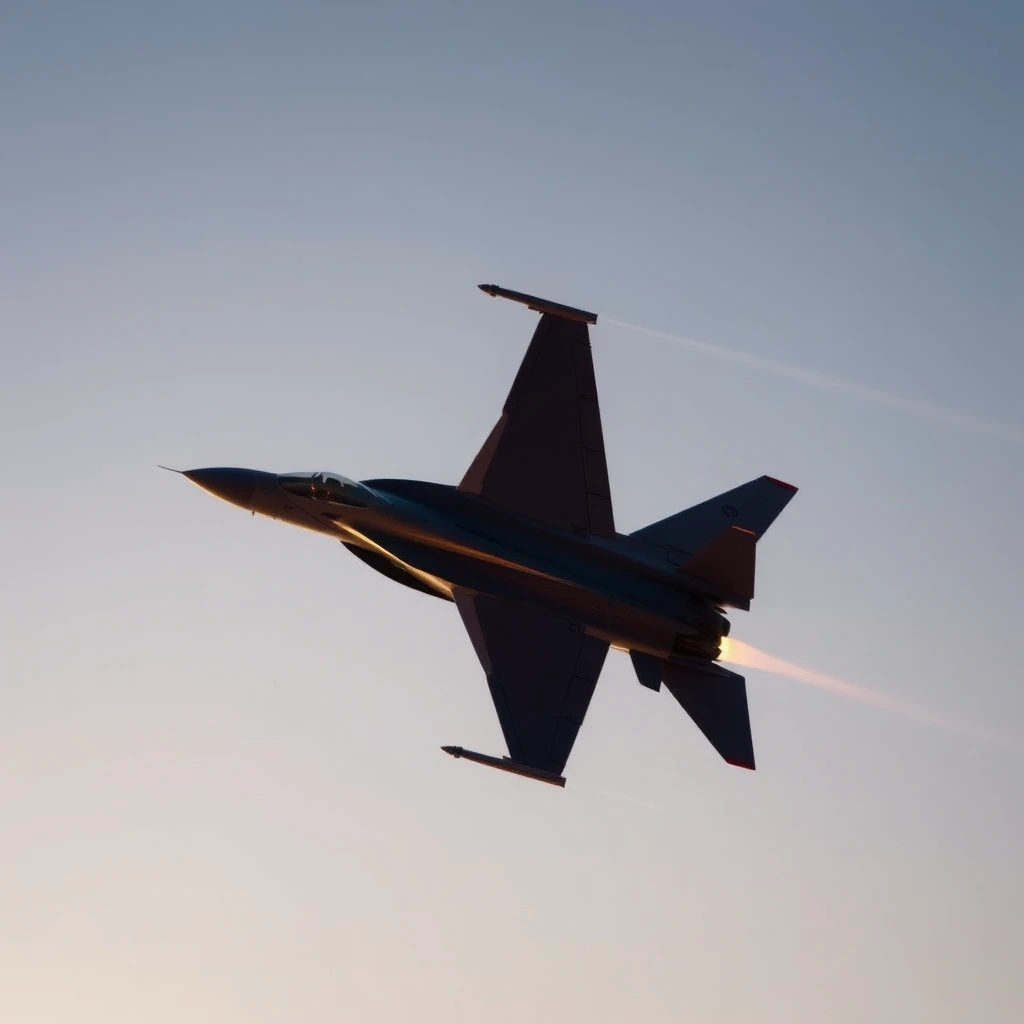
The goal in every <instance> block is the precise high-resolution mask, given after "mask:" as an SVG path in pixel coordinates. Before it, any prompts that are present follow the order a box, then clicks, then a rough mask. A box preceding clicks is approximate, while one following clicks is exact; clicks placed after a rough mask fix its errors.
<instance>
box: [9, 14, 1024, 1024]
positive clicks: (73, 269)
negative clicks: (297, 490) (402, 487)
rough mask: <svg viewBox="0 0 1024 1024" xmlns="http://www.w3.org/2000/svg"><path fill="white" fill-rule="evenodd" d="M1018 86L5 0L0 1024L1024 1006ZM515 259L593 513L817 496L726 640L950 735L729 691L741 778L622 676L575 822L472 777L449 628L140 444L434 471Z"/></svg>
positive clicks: (510, 368)
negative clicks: (556, 348) (599, 445)
mask: <svg viewBox="0 0 1024 1024" xmlns="http://www.w3.org/2000/svg"><path fill="white" fill-rule="evenodd" d="M769 7H770V10H769ZM1022 67H1024V18H1022V15H1021V9H1020V5H1019V4H1010V3H1006V4H997V3H980V4H947V3H927V4H925V3H901V2H892V3H884V4H879V3H869V4H846V5H838V4H823V3H818V2H814V3H810V2H808V3H797V4H793V3H775V4H771V5H767V4H741V3H730V4H719V3H714V4H712V3H708V4H680V3H633V4H631V5H630V8H629V10H628V11H627V10H626V7H625V5H618V4H611V3H607V4H602V3H591V4H583V3H556V4H549V3H534V2H525V0H521V2H519V3H517V4H514V5H511V4H502V5H495V4H487V3H483V4H481V3H473V4H470V3H423V4H418V3H408V2H407V3H387V2H376V3H373V4H351V3H301V2H293V3H289V4H264V3H245V4H242V3H220V4H210V3H201V4H199V3H179V4H173V5H169V4H159V5H157V4H138V3H127V2H124V3H119V4H105V3H96V4H89V5H85V4H70V3H65V4H59V3H55V4H45V5H44V4H36V3H16V2H13V0H7V2H6V3H4V4H3V5H2V8H0V111H2V120H0V188H2V199H3V201H2V203H0V230H2V235H3V239H4V244H3V246H2V248H0V343H2V345H3V363H2V367H3V369H2V374H0V425H2V428H3V432H2V436H3V438H4V445H3V451H4V463H5V473H4V476H3V482H2V483H0V488H2V497H3V509H4V511H3V520H2V522H3V529H2V534H0V559H2V572H3V587H2V589H0V601H2V617H0V623H2V624H0V638H2V643H0V677H2V678H0V683H2V685H0V751H2V754H0V757H2V762H0V763H2V766H3V770H2V772H0V807H2V819H0V821H2V824H0V1018H2V1019H3V1020H4V1021H11V1022H18V1024H44V1022H46V1024H49V1022H62V1024H63V1022H69V1024H72V1022H73V1024H91V1022H102V1024H120V1022H125V1024H135V1022H138V1021H145V1022H147V1024H163V1022H173V1024H180V1022H181V1021H185V1020H187V1021H189V1022H191V1024H202V1022H235V1021H237V1022H243V1021H244V1022H250V1024H264V1022H271V1021H273V1022H277V1021H298V1020H301V1021H308V1022H319V1021H340V1020H351V1021H381V1022H398V1021H409V1020H442V1019H443V1020H448V1021H473V1022H478V1021H496V1022H504V1021H522V1020H545V1021H547V1020H588V1021H599V1022H613V1021H614V1022H618V1021H625V1020H644V1021H647V1022H650V1024H655V1022H679V1021H700V1022H715V1024H740V1022H742V1024H747V1022H750V1021H765V1022H770V1024H775V1022H779V1024H781V1022H794V1021H796V1022H808V1024H810V1022H820V1021H835V1022H840V1024H853V1022H858V1024H860V1022H864V1021H899V1022H928V1024H941V1022H961V1021H965V1020H986V1021H999V1022H1002V1021H1005V1022H1016V1021H1019V1020H1021V1019H1024V976H1022V975H1021V970H1020V962H1021V952H1022V949H1024V881H1022V874H1021V862H1022V859H1024V820H1022V819H1024V811H1022V805H1024V786H1022V769H1024V739H1022V737H1024V695H1022V685H1021V684H1022V681H1024V680H1022V675H1024V673H1022V669H1021V644H1020V642H1019V637H1020V631H1021V628H1022V624H1024V601H1022V598H1021V585H1020V572H1021V566H1022V563H1024V540H1022V530H1021V527H1020V515H1021V508H1022V505H1024V485H1022V463H1024V410H1022V402H1021V393H1022V388H1024V346H1022V338H1021V335H1022V332H1021V328H1022V324H1024V246H1022V237H1024V203H1022V198H1021V181H1024V141H1022V140H1024V133H1022V131H1021V124H1022V96H1024V72H1022ZM491 280H495V281H498V282H499V283H501V284H504V285H507V286H509V287H514V288H518V289H522V290H526V291H530V292H535V293H538V294H541V295H545V296H550V297H551V298H554V299H557V300H560V301H563V302H568V303H571V304H574V305H580V306H583V307H585V308H589V309H596V310H597V311H598V312H599V313H600V314H601V315H602V320H601V322H600V324H599V326H598V327H597V328H596V329H595V330H593V332H592V338H593V343H594V358H595V364H596V370H597V379H598V385H599V388H600V391H601V396H602V409H603V417H604V429H605V437H606V443H607V447H608V458H609V469H610V474H611V479H612V492H613V498H614V501H615V504H616V519H617V523H618V525H619V527H620V529H623V530H631V529H635V528H637V527H639V526H640V525H643V524H644V523H646V522H648V521H650V520H652V519H655V518H658V517H660V516H662V515H665V514H668V513H669V512H672V511H675V510H676V509H679V508H682V507H684V506H686V505H689V504H692V503H693V502H696V501H698V500H702V499H704V498H705V497H708V496H710V495H712V494H714V493H717V492H719V491H722V490H725V489H726V488H728V487H731V486H733V485H735V484H738V483H740V482H742V481H745V480H747V479H750V478H751V477H754V476H757V475H759V474H760V473H762V472H767V473H771V474H773V475H776V476H779V477H782V478H783V479H786V480H792V481H793V482H794V483H796V484H798V485H799V486H800V488H801V490H800V493H799V495H798V496H797V498H796V500H795V501H794V502H793V503H792V504H791V505H790V507H789V508H788V509H787V511H786V512H785V514H784V515H783V516H782V517H781V518H780V519H779V521H778V522H777V524H776V525H775V526H774V527H773V529H772V531H771V533H770V534H769V535H768V537H767V539H766V540H765V542H764V543H763V544H762V545H761V550H760V552H759V584H758V598H757V600H756V601H755V603H754V609H753V611H752V612H751V613H750V614H749V615H744V614H737V615H736V616H735V623H734V635H735V636H737V637H738V638H740V639H742V640H744V641H746V642H748V643H750V644H753V645H755V646H756V647H758V648H760V649H763V650H764V651H767V652H769V653H771V654H772V655H774V656H776V657H778V658H782V659H785V660H786V661H788V662H793V663H797V664H799V665H800V666H803V667H805V668H807V669H810V670H813V671H814V672H818V673H824V674H826V675H828V676H832V677H836V678H838V679H841V680H844V681H848V682H850V683H854V684H856V685H858V686H862V687H870V688H872V689H873V690H875V691H879V692H881V693H883V694H885V695H886V696H887V697H888V698H891V699H892V700H896V701H902V702H905V703H909V704H912V705H914V706H918V707H921V708H923V709H926V710H927V711H928V712H929V714H931V715H934V716H942V717H943V718H944V719H945V720H949V722H950V723H951V724H949V725H948V726H943V725H941V724H940V725H935V724H928V722H926V721H924V720H918V719H917V718H915V717H913V715H905V714H898V713H894V712H891V711H887V710H885V709H883V708H879V707H875V706H870V705H868V704H866V703H864V702H861V701H858V700H853V699H847V698H844V697H842V696H839V695H836V694H834V693H830V692H827V691H826V690H825V689H822V688H821V687H815V686H813V685H807V684H806V683H801V682H798V681H796V680H793V679H787V678H785V677H784V676H778V675H769V674H767V673H763V672H758V671H751V672H750V673H749V683H748V688H749V692H750V703H751V715H752V719H753V725H754V737H755V748H756V751H757V755H758V765H759V770H758V771H757V772H756V773H754V774H751V773H746V772H742V771H737V770H734V769H730V768H729V767H728V766H726V765H725V764H723V763H722V762H721V761H720V760H719V759H718V758H717V756H716V755H715V753H714V751H713V750H712V749H711V747H710V746H709V745H708V744H707V743H706V742H704V740H703V739H702V738H701V737H700V735H699V734H698V732H697V730H696V729H695V727H694V726H693V725H692V724H691V723H690V722H689V721H688V720H687V719H686V717H685V715H684V714H683V712H682V711H681V709H680V708H679V707H678V706H677V705H676V704H675V703H674V702H673V701H672V700H671V698H670V697H669V696H667V695H666V694H664V693H662V694H660V695H655V694H652V693H650V692H649V691H647V690H644V689H643V688H641V687H640V686H639V685H637V683H636V681H635V679H634V677H633V675H632V672H631V669H630V666H629V663H628V660H627V659H625V658H624V657H623V656H621V655H612V656H610V657H609V660H608V663H607V667H606V669H605V672H604V675H603V677H602V679H601V684H600V686H599V687H598V689H597V692H596V695H595V698H594V701H593V704H592V706H591V711H590V714H589V716H588V719H587V722H586V725H585V727H584V729H583V731H582V732H581V734H580V739H579V742H578V743H577V745H576V748H575V750H574V753H573V756H572V758H571V760H570V762H569V766H568V770H567V775H568V777H569V787H568V788H567V789H566V790H565V791H564V792H562V791H558V790H555V789H553V788H551V787H546V786H540V785H535V784H532V783H529V782H526V781H524V780H521V779H518V778H515V777H512V776H507V777H506V776H505V775H503V774H501V773H498V772H490V771H486V770H484V769H482V768H479V767H477V766H475V765H472V764H467V763H465V762H455V761H453V760H451V759H450V758H447V757H445V756H444V755H443V754H442V753H440V751H439V750H438V747H439V746H440V745H441V744H442V743H464V744H466V745H468V746H471V747H473V748H475V749H480V750H486V751H493V752H501V751H502V749H503V748H502V741H501V734H500V731H499V728H498V724H497V720H496V718H495V715H494V712H493V709H492V706H491V703H490V700H489V697H488V694H487V689H486V685H485V683H484V680H483V677H482V674H481V671H480V668H479V666H478V664H477V661H476V658H475V656H474V654H473V651H472V648H471V646H470V644H469V641H468V639H467V638H466V636H465V635H464V633H463V630H462V626H461V624H460V622H459V619H458V616H457V615H456V613H455V612H454V610H453V609H452V607H451V606H450V605H446V604H443V603H442V602H439V601H430V600H427V599H425V598H423V597H421V596H420V595H417V594H415V593H413V592H412V591H409V590H404V589H401V588H399V587H396V586H395V585H394V584H392V583H390V582H389V581H387V580H385V579H384V578H383V577H380V576H377V575H375V574H374V573H372V572H371V571H370V570H369V569H368V568H367V567H365V566H364V565H362V564H360V563H359V562H358V561H356V560H355V559H352V558H350V557H349V556H348V555H347V554H346V553H345V552H344V551H343V550H342V549H341V548H340V547H339V546H338V545H335V544H332V543H331V542H330V541H329V540H327V539H325V538H322V537H318V536H315V535H312V534H307V533H304V532H302V531H297V530H293V529H285V528H284V527H283V526H281V525H280V524H276V523H272V522H269V521H266V520H261V519H253V518H251V517H247V516H246V515H244V514H243V513H241V512H240V511H239V510H237V509H232V508H230V507H229V506H227V505H223V504H220V503H218V502H216V501H214V500H213V499H212V498H210V497H209V496H208V495H205V494H203V493H201V492H200V491H199V490H197V489H195V488H193V487H191V486H189V485H188V484H187V483H186V482H185V481H184V480H182V479H181V478H180V477H174V476H172V475H170V474H166V473H161V472H159V471H158V470H157V469H156V464H157V463H168V464H171V465H176V466H181V467H186V468H188V467H194V466H202V465H222V464H228V465H232V464H235V465H251V466H256V467H262V468H267V469H275V470H281V471H284V470H290V469H315V468H324V469H336V470H338V471H340V472H343V473H346V474H348V475H350V476H355V477H369V476H410V477H418V478H424V479H434V480H441V481H447V482H455V481H457V480H458V478H459V476H460V475H461V473H462V472H463V470H464V468H465V467H466V465H467V464H468V462H469V460H470V459H471V457H472V456H473V454H474V452H475V451H476V449H477V447H478V446H479V444H480V442H481V441H482V440H483V438H484V437H485V435H486V433H487V431H488V430H489V428H490V426H491V424H492V423H493V421H494V419H495V418H496V417H497V415H498V411H499V409H500V406H501V403H502V401H503V399H504V397H505V394H506V391H507V389H508V386H509V383H510V381H511V378H512V375H513V374H514V372H515V369H516V367H517V365H518V363H519V360H520V358H521V356H522V353H523V351H524V349H525V346H526V343H527V341H528V338H529V335H530V332H531V331H532V328H533V322H534V318H533V316H532V314H529V313H527V312H526V311H525V310H523V309H521V308H519V307H516V306H514V305H511V304H508V303H501V302H495V301H492V300H489V299H486V298H484V297H483V296H482V295H481V294H480V293H479V292H478V291H477V290H476V288H475V285H476V284H477V282H479V281H491ZM611 319H613V320H619V321H623V322H626V323H629V324H635V325H640V326H643V327H647V328H651V329H654V330H658V331H662V332H667V333H669V334H678V335H682V336H684V337H688V338H694V339H697V340H699V341H701V342H704V343H706V345H707V346H711V347H712V348H707V347H705V348H695V347H693V346H688V345H686V344H685V343H683V342H680V341H673V340H670V339H666V338H659V337H656V336H652V335H649V334H642V333H639V332H636V331H634V330H630V329H627V328H625V327H623V326H621V325H618V324H616V323H609V322H608V320H611ZM719 347H724V348H726V349H730V350H735V351H737V352H741V353H746V354H747V355H748V356H750V357H754V358H739V359H736V358H732V359H730V358H725V357H723V356H722V353H721V351H720V349H719ZM777 364H785V366H787V367H789V368H790V371H789V372H788V373H786V372H780V371H779V368H778V365H777ZM794 368H795V369H794ZM814 372H817V373H819V374H822V375H828V380H825V379H824V378H820V377H819V378H815V377H814V376H813V373H814ZM801 374H803V376H802V377H801ZM808 374H810V376H808ZM833 378H834V379H835V380H834V379H833ZM836 380H838V382H839V383H836ZM844 381H845V382H847V383H843V382H844ZM858 386H859V387H861V388H862V389H875V390H876V391H877V390H880V391H883V392H886V393H888V394H890V395H895V396H897V397H895V398H891V399H885V398H884V397H883V398H882V399H881V400H872V394H871V393H869V392H868V391H865V390H861V391H858V390H857V388H858ZM875 398H876V399H877V395H876V396H875ZM915 402H916V403H920V404H917V405H915V404H914V403H915ZM920 717H921V718H924V717H925V716H923V715H922V716H920Z"/></svg>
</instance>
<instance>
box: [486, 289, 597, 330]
mask: <svg viewBox="0 0 1024 1024" xmlns="http://www.w3.org/2000/svg"><path fill="white" fill-rule="evenodd" d="M477 288H479V289H480V291H482V292H483V293H484V294H485V295H490V296H491V298H493V299H511V300H512V301H513V302H521V303H522V304H523V305H524V306H528V307H529V308H530V309H532V310H533V311H534V312H536V313H550V314H551V316H559V317H561V318H562V319H563V320H578V321H579V322H580V323H584V324H596V323H597V314H596V313H588V312H587V310H585V309H576V308H575V306H563V305H562V303H560V302H551V301H549V300H548V299H541V298H538V297H537V296H536V295H527V294H526V292H514V291H512V289H511V288H502V287H501V285H497V284H478V285H477Z"/></svg>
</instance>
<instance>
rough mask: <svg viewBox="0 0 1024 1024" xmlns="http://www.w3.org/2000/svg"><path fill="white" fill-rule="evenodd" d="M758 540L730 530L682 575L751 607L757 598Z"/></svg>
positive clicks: (749, 533) (697, 556) (747, 532)
mask: <svg viewBox="0 0 1024 1024" xmlns="http://www.w3.org/2000/svg"><path fill="white" fill-rule="evenodd" d="M756 550H757V537H756V536H755V534H754V533H753V532H752V531H751V530H744V529H743V528H742V527H739V526H728V527H726V528H725V529H724V530H723V531H722V532H721V533H720V534H719V535H718V536H717V537H715V538H714V540H712V541H710V542H709V543H708V544H705V545H704V547H702V548H701V549H700V550H699V551H698V552H697V554H695V555H694V556H693V557H692V558H689V559H687V560H686V561H685V562H683V563H682V565H680V566H679V569H680V571H681V572H684V573H686V575H687V576H692V577H693V578H694V579H695V580H701V581H703V582H704V583H708V584H710V585H711V586H712V587H714V588H715V589H716V590H720V591H722V592H724V593H725V594H729V595H734V596H735V597H738V598H741V599H742V600H743V601H745V602H747V603H748V604H749V602H750V600H751V598H753V596H754V558H755V552H756Z"/></svg>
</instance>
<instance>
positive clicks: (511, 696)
mask: <svg viewBox="0 0 1024 1024" xmlns="http://www.w3.org/2000/svg"><path fill="white" fill-rule="evenodd" d="M455 605H456V607H457V608H458V609H459V612H460V614H461V615H462V621H463V623H464V624H465V626H466V630H467V631H468V633H469V637H470V639H471V640H472V641H473V647H474V648H475V649H476V654H477V657H478V658H479V659H480V664H481V665H482V666H483V669H484V672H485V673H486V675H487V685H488V686H489V687H490V690H491V698H492V700H493V701H494V707H495V710H496V711H497V712H498V720H499V722H500V723H501V730H502V732H503V733H504V734H505V742H506V743H507V744H508V752H509V754H511V755H512V760H513V761H514V762H516V763H518V764H520V765H526V766H528V767H530V768H537V769H540V770H541V771H542V772H545V773H549V774H551V775H554V776H560V775H561V773H562V771H563V770H564V768H565V762H566V761H567V760H568V759H569V753H570V751H571V750H572V747H573V743H575V741H576V734H577V733H578V732H579V730H580V726H581V725H582V724H583V718H584V716H585V715H586V713H587V708H588V707H589V705H590V698H591V697H592V696H593V693H594V687H595V686H596V685H597V677H598V676H599V675H600V674H601V668H602V666H603V665H604V659H605V655H606V654H607V653H608V644H607V643H605V642H604V641H603V640H597V639H595V638H593V637H589V636H586V635H585V634H584V633H583V631H582V630H581V629H580V627H579V625H578V624H577V623H575V622H571V621H570V620H569V619H566V618H562V617H559V616H557V615H549V614H547V613H545V612H542V611H540V610H538V609H537V608H534V607H532V606H530V605H525V604H519V603H517V602H512V601H506V600H504V599H503V598H498V597H486V596H483V595H480V594H470V593H467V592H466V591H460V590H456V591H455Z"/></svg>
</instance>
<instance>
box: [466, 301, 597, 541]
mask: <svg viewBox="0 0 1024 1024" xmlns="http://www.w3.org/2000/svg"><path fill="white" fill-rule="evenodd" d="M481 287H483V286H481ZM491 287H496V286H491ZM485 290H486V289H485ZM497 291H498V293H499V294H500V293H504V292H505V290H504V289H497ZM508 296H519V293H518V292H511V293H506V297H508ZM525 300H531V301H532V302H533V303H534V305H533V306H532V307H531V308H534V309H557V310H568V312H569V313H570V314H578V313H579V312H580V311H578V310H569V309H568V307H562V306H555V305H554V304H553V303H546V302H544V300H542V299H536V298H534V297H533V296H528V295H527V296H519V298H518V301H525ZM587 315H592V314H587ZM459 490H460V491H468V492H470V493H472V494H479V495H480V496H481V497H482V498H486V499H487V500H488V501H493V502H494V503H495V504H496V505H501V506H502V507H503V508H507V509H509V510H510V511H512V512H517V513H519V514H520V515H524V516H529V517H530V518H531V519H537V520H540V521H541V522H544V523H549V524H551V525H552V526H557V527H559V528H561V529H563V530H569V531H572V532H575V533H577V534H580V535H582V536H590V535H594V536H596V537H614V536H615V524H614V521H613V518H612V499H611V491H610V489H609V486H608V467H607V465H606V463H605V454H604V439H603V436H602V433H601V412H600V409H599V408H598V403H597V385H596V384H595V382H594V363H593V359H592V357H591V353H590V338H589V335H588V333H587V324H586V323H585V322H583V321H582V320H580V319H578V318H576V317H575V316H569V317H567V316H566V315H563V314H560V313H550V312H549V313H544V315H543V316H541V318H540V323H538V324H537V329H536V331H535V332H534V335H533V339H532V340H531V342H530V347H529V348H528V349H527V350H526V355H525V356H524V357H523V361H522V364H521V365H520V367H519V373H518V374H517V375H516V379H515V382H514V383H513V384H512V390H511V391H509V394H508V398H507V399H506V400H505V406H504V408H503V409H502V413H501V418H500V419H499V420H498V422H497V423H496V424H495V425H494V429H493V430H492V431H491V433H490V435H489V437H488V438H487V440H486V441H485V442H484V445H483V447H482V448H481V449H480V451H479V452H478V453H477V456H476V458H475V459H474V460H473V462H472V464H471V465H470V467H469V469H468V470H467V471H466V475H465V476H464V477H463V478H462V482H461V483H460V484H459Z"/></svg>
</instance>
